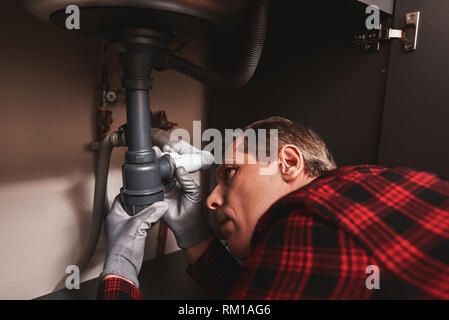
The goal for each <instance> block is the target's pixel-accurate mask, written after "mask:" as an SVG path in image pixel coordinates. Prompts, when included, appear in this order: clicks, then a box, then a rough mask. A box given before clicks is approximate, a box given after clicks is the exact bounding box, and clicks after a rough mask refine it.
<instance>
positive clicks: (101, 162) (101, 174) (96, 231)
mask: <svg viewBox="0 0 449 320" xmlns="http://www.w3.org/2000/svg"><path fill="white" fill-rule="evenodd" d="M125 145H126V143H125V136H124V134H122V133H120V132H114V133H112V134H110V135H108V136H107V137H106V138H105V139H104V140H103V141H102V142H101V144H100V149H99V150H98V158H97V167H96V171H95V191H94V204H93V210H92V226H91V231H90V235H89V239H88V240H87V246H86V250H85V251H84V255H83V256H82V257H81V259H80V260H79V262H78V267H79V269H80V271H81V272H83V271H84V270H85V268H86V267H87V265H88V263H89V261H90V259H91V258H92V256H93V254H94V252H95V248H96V247H97V243H98V240H99V238H100V233H101V226H102V224H103V218H104V212H105V207H107V203H106V201H107V200H106V189H107V184H108V173H109V162H110V160H111V153H112V149H113V148H114V147H119V146H125Z"/></svg>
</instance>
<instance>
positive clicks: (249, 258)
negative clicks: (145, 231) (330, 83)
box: [99, 117, 449, 299]
mask: <svg viewBox="0 0 449 320" xmlns="http://www.w3.org/2000/svg"><path fill="white" fill-rule="evenodd" d="M250 128H252V129H255V130H257V129H278V136H279V141H278V158H277V159H276V160H275V161H271V162H268V163H264V162H261V161H258V159H257V155H255V154H253V153H251V152H244V151H245V150H246V151H248V148H246V149H244V150H243V152H242V150H241V149H239V148H238V147H237V146H238V145H239V142H236V143H234V144H233V146H232V148H233V150H234V152H232V153H230V154H231V157H232V159H225V160H228V161H224V164H222V165H220V166H219V168H218V170H217V179H218V184H217V186H216V187H215V189H214V190H213V192H212V193H211V194H210V195H209V197H208V198H207V200H206V205H207V207H208V209H209V210H212V211H215V212H216V213H217V220H218V224H219V226H220V231H221V233H222V235H223V236H224V237H225V238H226V240H227V245H228V247H229V251H230V253H231V254H232V255H234V256H236V257H239V258H242V259H244V263H243V265H240V264H239V263H237V262H236V260H234V259H233V257H232V256H231V255H230V254H229V252H228V251H227V250H226V248H225V247H224V246H223V245H222V244H221V242H220V241H219V240H218V239H217V238H216V237H215V236H214V235H213V233H212V231H211V230H210V228H209V226H208V224H207V222H206V219H205V217H204V216H203V215H202V213H201V203H202V201H201V199H202V196H201V191H200V188H199V187H198V186H197V185H196V184H195V182H194V181H193V179H192V178H190V177H189V175H188V174H187V173H186V172H185V170H183V168H178V170H177V171H176V178H177V181H178V182H177V183H176V184H174V185H172V186H171V187H169V188H168V190H167V192H166V198H167V199H166V201H165V202H166V203H167V204H168V209H167V208H165V207H163V205H162V204H155V205H153V206H152V207H150V208H149V209H147V211H145V212H143V213H142V214H143V215H148V213H147V212H149V211H153V212H154V215H155V217H154V219H156V218H157V217H158V216H161V215H163V218H162V219H163V220H164V221H165V222H166V223H167V225H168V226H169V228H170V229H171V230H172V231H173V232H174V234H175V237H176V240H177V242H178V246H179V247H180V248H182V249H184V250H185V252H186V254H187V257H188V259H189V262H190V265H189V267H188V270H187V272H188V273H189V274H190V275H191V276H192V277H193V278H194V279H195V280H196V281H197V282H198V283H199V284H200V285H201V286H202V287H203V288H204V290H206V291H207V292H208V293H209V294H210V295H213V296H215V297H216V298H230V299H370V298H373V299H374V298H415V299H416V298H444V299H449V181H448V179H446V178H443V177H439V176H436V175H434V174H431V173H427V172H422V171H417V170H412V169H408V168H395V169H387V168H383V167H380V166H371V165H362V166H353V167H343V168H339V169H337V168H336V166H335V164H334V161H333V160H332V157H331V155H330V153H329V152H328V150H327V148H326V146H325V144H324V142H323V141H322V140H321V139H320V138H319V137H318V135H316V134H315V133H314V132H313V131H312V130H310V129H308V128H305V127H302V126H299V125H296V124H295V123H293V122H291V121H289V120H287V119H285V118H280V117H273V118H270V119H267V120H263V121H259V122H256V123H254V124H252V125H250V126H249V127H247V128H246V129H250ZM267 131H268V130H267ZM240 143H245V140H243V141H240ZM239 152H240V153H243V154H239ZM241 155H242V156H244V159H245V162H244V163H243V164H241V163H236V162H237V161H233V160H236V159H238V156H241ZM267 168H268V169H270V168H271V169H274V173H273V174H270V175H264V174H261V169H267ZM272 171H273V170H272ZM165 211H167V212H166V213H165ZM111 214H112V216H113V214H114V209H113V210H112V211H111V213H110V215H111ZM156 216H157V217H156ZM108 219H109V217H107V221H106V227H107V231H108V233H109V230H110V229H111V226H109V227H108ZM154 219H153V220H154ZM146 226H148V224H146ZM138 248H139V249H140V246H139V247H138ZM110 250H111V251H114V248H112V249H110ZM136 253H137V252H136ZM139 254H141V255H143V250H141V252H140V251H139ZM108 259H109V258H108ZM108 259H107V261H106V265H107V264H108ZM137 260H139V259H137ZM140 262H141V258H140ZM139 268H140V264H138V265H136V266H135V268H133V269H134V270H133V272H131V273H130V274H129V275H128V273H126V272H124V273H120V272H118V273H116V274H115V275H114V268H112V269H111V270H112V272H109V271H106V272H103V275H106V274H108V273H109V275H106V277H105V278H103V281H102V283H101V285H100V288H99V298H105V299H109V298H112V299H114V298H118V297H120V296H121V297H127V298H143V296H142V294H141V293H140V291H138V290H137V288H136V286H135V284H136V283H135V282H133V283H132V282H127V281H128V280H129V279H130V278H131V279H135V278H136V276H137V272H138V271H139ZM116 269H120V268H116ZM124 269H125V270H127V268H124ZM117 276H121V277H122V278H126V279H128V280H126V279H120V278H118V277H117Z"/></svg>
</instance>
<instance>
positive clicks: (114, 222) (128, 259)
mask: <svg viewBox="0 0 449 320" xmlns="http://www.w3.org/2000/svg"><path fill="white" fill-rule="evenodd" d="M167 210H168V204H167V203H165V202H162V201H160V202H156V203H154V204H152V205H151V206H149V207H148V208H145V209H144V210H142V211H141V212H139V213H138V214H137V215H135V216H130V215H128V214H127V213H126V211H125V210H124V209H123V206H122V203H121V201H120V196H117V197H116V198H115V200H114V203H113V205H112V209H111V211H110V212H109V213H108V214H107V216H106V217H105V226H106V236H107V240H108V252H107V256H106V261H105V263H104V267H103V272H102V273H101V275H100V279H101V278H103V277H104V276H106V275H108V274H114V275H118V276H121V277H123V278H125V279H128V280H130V281H132V282H134V284H135V286H136V287H137V288H138V287H139V281H138V280H137V275H138V274H139V271H140V268H141V267H142V260H143V254H144V249H145V239H146V237H147V230H149V229H150V228H151V227H152V226H153V225H154V224H156V223H157V222H158V221H159V220H160V218H161V217H162V216H163V215H164V214H165V213H166V212H167Z"/></svg>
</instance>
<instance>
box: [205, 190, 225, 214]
mask: <svg viewBox="0 0 449 320" xmlns="http://www.w3.org/2000/svg"><path fill="white" fill-rule="evenodd" d="M222 205H223V193H222V190H221V188H220V187H219V186H218V185H217V186H216V187H215V189H214V190H213V191H212V193H211V194H210V195H209V197H207V199H206V206H207V208H208V209H209V210H213V211H216V210H217V209H218V208H220V207H221V206H222Z"/></svg>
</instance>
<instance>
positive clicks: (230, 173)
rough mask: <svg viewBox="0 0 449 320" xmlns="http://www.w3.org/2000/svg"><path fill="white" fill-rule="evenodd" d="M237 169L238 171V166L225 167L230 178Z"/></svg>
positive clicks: (227, 176)
mask: <svg viewBox="0 0 449 320" xmlns="http://www.w3.org/2000/svg"><path fill="white" fill-rule="evenodd" d="M236 171H237V168H234V167H228V168H226V169H225V175H226V178H230V177H231V175H233V174H234V173H235V172H236Z"/></svg>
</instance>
